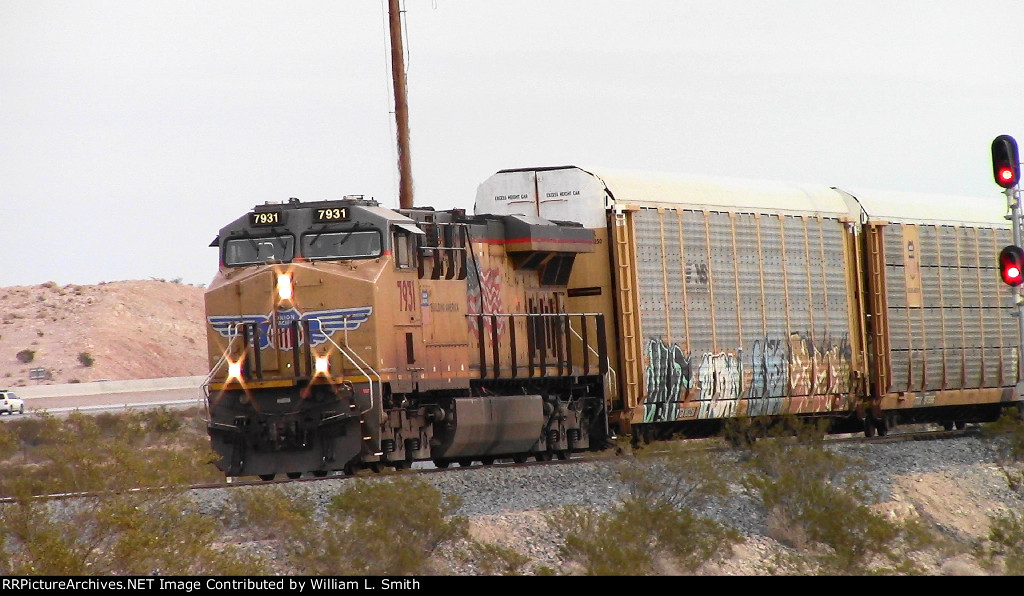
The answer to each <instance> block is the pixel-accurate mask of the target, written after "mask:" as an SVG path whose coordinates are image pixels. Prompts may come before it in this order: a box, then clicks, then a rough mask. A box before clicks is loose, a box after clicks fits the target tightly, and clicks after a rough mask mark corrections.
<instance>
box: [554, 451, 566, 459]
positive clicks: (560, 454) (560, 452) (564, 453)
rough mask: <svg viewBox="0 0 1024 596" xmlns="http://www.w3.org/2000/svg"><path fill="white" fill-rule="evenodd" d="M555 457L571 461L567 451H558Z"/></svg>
mask: <svg viewBox="0 0 1024 596" xmlns="http://www.w3.org/2000/svg"><path fill="white" fill-rule="evenodd" d="M555 457H557V458H558V459H561V460H566V459H569V453H568V452H566V451H556V452H555Z"/></svg>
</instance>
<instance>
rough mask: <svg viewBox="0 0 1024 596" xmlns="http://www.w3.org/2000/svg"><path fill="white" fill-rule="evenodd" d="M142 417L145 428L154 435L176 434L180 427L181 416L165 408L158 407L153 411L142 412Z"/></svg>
mask: <svg viewBox="0 0 1024 596" xmlns="http://www.w3.org/2000/svg"><path fill="white" fill-rule="evenodd" d="M142 416H143V418H144V419H145V421H146V427H147V428H149V429H150V430H152V431H154V432H156V433H160V434H167V433H173V432H177V431H178V430H179V429H181V426H182V419H181V416H180V415H178V414H176V413H175V412H172V411H171V410H169V409H167V408H166V407H165V406H160V407H159V408H157V409H155V410H143V411H142Z"/></svg>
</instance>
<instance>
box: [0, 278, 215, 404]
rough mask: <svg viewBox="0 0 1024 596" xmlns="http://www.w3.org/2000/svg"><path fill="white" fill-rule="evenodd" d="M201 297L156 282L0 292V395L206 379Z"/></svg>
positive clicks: (198, 290)
mask: <svg viewBox="0 0 1024 596" xmlns="http://www.w3.org/2000/svg"><path fill="white" fill-rule="evenodd" d="M203 292H204V288H203V287H200V286H192V285H185V284H180V283H174V282H168V281H162V280H149V281H117V282H107V283H101V284H98V285H91V286H90V285H66V286H63V287H61V286H59V285H57V284H56V283H53V282H49V283H45V284H40V285H36V286H12V287H6V288H0V387H24V386H32V385H39V384H56V383H76V382H83V383H84V382H88V381H96V380H99V379H112V380H127V379H152V378H161V377H184V376H195V375H205V374H206V372H207V362H206V331H205V326H204V324H203ZM33 369H35V372H33ZM39 369H43V370H42V371H40V370H39ZM40 375H42V376H44V377H45V376H48V377H49V378H48V379H47V378H43V379H34V378H32V377H35V376H40Z"/></svg>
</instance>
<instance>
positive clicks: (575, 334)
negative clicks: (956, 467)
mask: <svg viewBox="0 0 1024 596" xmlns="http://www.w3.org/2000/svg"><path fill="white" fill-rule="evenodd" d="M1001 207H1002V205H1000V201H999V200H998V199H995V200H989V199H964V198H962V197H946V196H921V195H913V194H906V193H878V192H864V193H860V192H854V191H846V190H841V189H837V188H832V187H827V186H813V185H795V184H783V183H774V182H756V181H740V180H730V179H714V178H706V177H696V176H682V175H668V174H652V173H636V172H623V171H614V170H593V169H582V168H579V167H575V166H564V167H552V168H529V169H516V170H503V171H500V172H498V173H496V174H495V175H493V176H492V177H490V178H489V179H487V180H486V181H485V182H484V183H482V184H481V185H480V187H479V189H478V192H477V197H476V204H475V209H474V213H473V214H467V213H465V212H464V211H462V210H448V211H434V210H431V209H401V210H392V209H387V208H384V207H381V206H380V205H379V204H378V203H377V202H375V201H373V200H368V199H364V198H362V197H346V198H344V199H340V200H332V201H320V202H299V201H297V200H295V199H290V200H289V201H287V202H283V203H268V204H264V205H258V206H256V207H255V208H253V210H252V211H251V212H249V213H247V214H246V215H244V216H243V217H241V218H239V219H237V220H235V221H234V222H232V223H231V224H229V225H228V226H226V227H224V228H223V229H221V230H220V234H219V235H218V237H217V239H216V240H215V241H214V243H213V244H212V246H216V247H217V248H218V251H219V254H220V268H219V271H218V274H217V275H216V277H215V278H214V280H213V282H212V283H211V285H210V287H209V289H208V291H207V294H206V310H207V320H208V323H209V327H208V337H209V342H208V343H209V356H210V364H211V372H210V377H209V379H208V382H207V388H208V406H209V423H208V428H209V433H210V436H211V440H212V443H213V447H214V449H215V451H216V452H217V453H218V454H219V455H220V456H221V457H220V460H219V462H218V465H219V467H220V468H221V469H222V470H224V472H225V474H227V475H229V476H242V475H258V476H260V477H262V478H264V479H267V478H272V477H273V476H274V475H275V474H287V475H289V476H292V477H297V476H300V475H302V474H303V473H306V472H308V473H311V474H313V475H325V474H327V473H328V472H330V471H332V470H343V471H346V472H352V471H354V470H355V469H357V468H362V467H371V468H377V469H379V468H380V467H382V466H391V467H395V468H404V467H408V466H409V465H410V464H411V463H412V462H415V461H419V460H430V461H433V462H434V464H435V465H437V466H439V467H445V466H448V465H450V464H451V463H453V462H455V463H458V464H460V465H470V464H472V463H475V462H482V463H484V464H487V463H491V462H493V461H494V460H496V459H499V458H500V459H511V460H515V461H522V460H525V459H526V458H528V457H532V458H535V459H538V460H543V459H549V458H553V457H559V458H564V457H566V456H567V455H568V454H570V453H572V452H574V451H581V450H586V449H598V448H603V447H604V446H606V445H607V443H608V440H609V439H610V438H611V437H614V436H615V435H616V434H630V435H631V436H632V437H633V438H634V440H651V439H658V438H667V437H670V436H675V435H678V434H680V433H681V434H686V435H701V434H707V433H710V432H715V431H717V430H718V429H720V427H721V425H722V423H723V422H724V421H727V420H730V419H737V418H740V419H742V418H752V417H757V418H765V417H767V418H769V419H770V418H772V417H777V416H788V415H797V416H802V417H815V418H826V419H827V420H828V421H829V423H830V425H831V426H830V428H831V430H832V431H834V432H848V431H851V430H857V431H858V432H859V431H863V432H864V433H865V434H867V435H869V436H870V435H873V434H875V433H882V434H884V433H886V432H887V431H888V430H889V429H890V428H892V427H893V426H894V425H896V424H902V423H907V422H938V423H941V424H943V425H946V426H949V427H950V428H951V427H953V426H963V425H964V424H966V423H968V422H981V421H987V420H992V419H994V418H996V417H998V416H999V414H1000V412H1001V411H1002V409H1003V408H1006V407H1010V406H1013V407H1020V405H1021V403H1022V402H1021V393H1022V389H1021V385H1020V383H1019V382H1018V381H1019V379H1020V374H1019V362H1020V354H1019V353H1018V352H1019V348H1018V346H1019V345H1020V338H1019V331H1018V322H1017V319H1016V318H1015V314H1016V305H1015V303H1014V292H1013V290H1012V289H1011V288H1008V287H1007V286H1004V285H1002V284H1001V282H1000V281H999V273H998V271H997V269H996V264H997V257H996V255H997V254H998V252H999V250H1000V249H1001V248H1002V247H1003V246H1005V245H1007V244H1010V238H1011V234H1010V227H1009V224H1008V222H1007V221H1006V220H1005V218H1004V217H1003V214H1002V212H1001V210H1000V209H1001Z"/></svg>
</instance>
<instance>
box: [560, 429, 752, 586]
mask: <svg viewBox="0 0 1024 596" xmlns="http://www.w3.org/2000/svg"><path fill="white" fill-rule="evenodd" d="M619 474H620V476H621V478H622V481H623V482H624V483H625V484H626V486H627V495H626V496H625V497H624V498H623V499H622V500H621V501H620V502H619V503H617V504H615V505H613V506H612V507H611V508H610V509H609V510H608V511H598V510H595V509H593V508H590V507H583V506H569V507H564V508H562V509H561V510H559V511H557V512H554V513H550V514H548V515H547V517H546V521H547V523H548V525H549V527H551V528H552V529H554V530H556V531H557V532H559V534H560V535H561V536H562V539H563V544H562V545H561V547H560V549H559V550H560V551H561V554H562V556H563V557H564V558H565V559H566V560H567V561H569V562H570V563H572V564H576V565H579V566H580V567H581V570H582V573H585V574H587V575H650V574H653V573H656V572H657V571H659V570H660V569H665V570H666V571H667V572H668V573H675V572H678V570H680V569H681V570H682V572H685V573H692V572H694V571H695V570H696V569H697V568H699V567H700V566H701V565H703V564H705V563H707V562H709V561H714V560H717V559H720V558H722V557H725V556H728V555H729V554H731V552H732V547H733V545H735V544H737V543H738V542H740V541H742V538H741V536H740V534H739V533H738V532H736V531H735V530H733V529H731V528H727V527H725V526H723V525H721V524H719V523H718V522H715V521H714V520H710V519H705V518H701V517H699V516H698V515H696V513H694V508H695V507H697V506H699V505H702V504H704V503H706V502H707V501H708V500H710V499H716V498H722V497H725V496H726V495H728V492H729V491H728V484H727V480H726V479H727V478H728V472H727V469H725V468H723V467H722V466H721V465H720V464H719V463H717V462H715V461H714V460H713V459H712V458H711V456H710V455H709V454H708V453H707V452H706V451H702V450H700V449H699V448H698V447H694V446H691V445H689V444H686V443H685V442H673V443H666V444H664V445H659V446H658V448H657V450H654V449H650V448H647V449H640V450H638V451H637V452H636V453H635V454H634V456H633V457H632V458H629V459H627V460H626V463H625V464H623V465H622V466H620V469H619Z"/></svg>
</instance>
